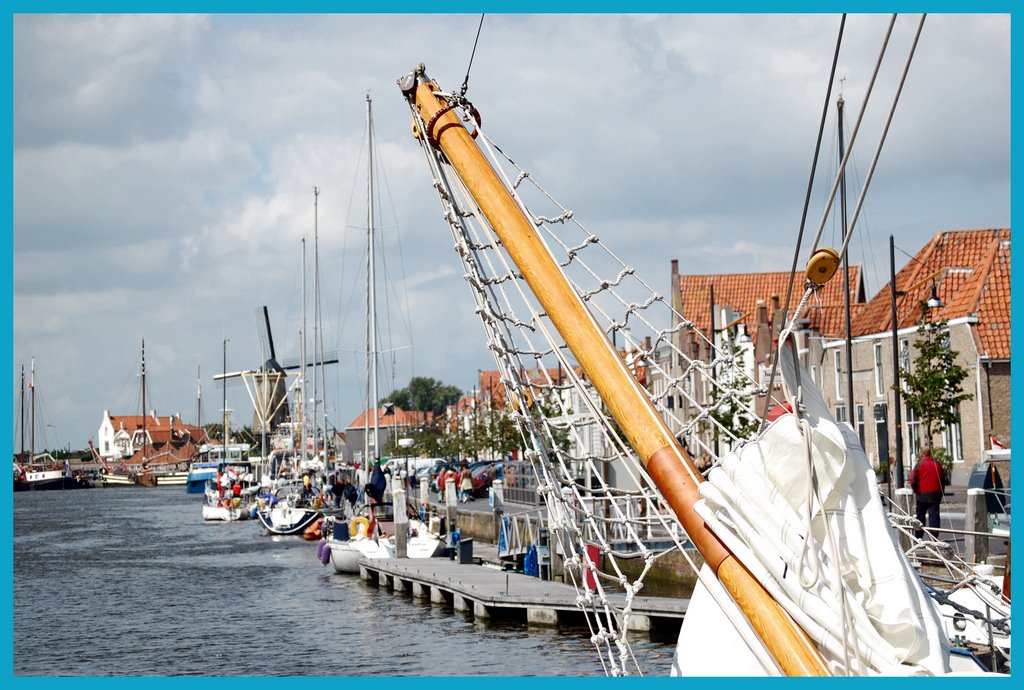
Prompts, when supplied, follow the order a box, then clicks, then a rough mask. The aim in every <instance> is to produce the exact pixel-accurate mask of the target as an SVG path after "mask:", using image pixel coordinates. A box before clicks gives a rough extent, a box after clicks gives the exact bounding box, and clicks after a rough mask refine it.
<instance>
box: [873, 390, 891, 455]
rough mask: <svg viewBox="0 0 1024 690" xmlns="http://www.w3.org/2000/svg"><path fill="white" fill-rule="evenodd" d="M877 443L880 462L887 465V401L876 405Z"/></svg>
mask: <svg viewBox="0 0 1024 690" xmlns="http://www.w3.org/2000/svg"><path fill="white" fill-rule="evenodd" d="M875 445H876V446H877V447H878V464H879V466H881V467H885V466H886V465H888V464H889V406H888V405H887V404H886V403H878V404H877V405H875Z"/></svg>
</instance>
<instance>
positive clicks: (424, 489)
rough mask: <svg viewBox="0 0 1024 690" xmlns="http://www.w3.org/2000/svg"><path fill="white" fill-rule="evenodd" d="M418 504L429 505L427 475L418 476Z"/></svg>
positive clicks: (428, 481)
mask: <svg viewBox="0 0 1024 690" xmlns="http://www.w3.org/2000/svg"><path fill="white" fill-rule="evenodd" d="M420 505H422V506H428V505H430V479H429V478H428V477H420ZM428 517H429V516H428ZM424 522H426V520H424Z"/></svg>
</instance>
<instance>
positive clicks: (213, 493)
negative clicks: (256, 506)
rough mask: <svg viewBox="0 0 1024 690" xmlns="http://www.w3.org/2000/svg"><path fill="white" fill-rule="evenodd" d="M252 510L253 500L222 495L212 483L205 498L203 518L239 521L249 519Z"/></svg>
mask: <svg viewBox="0 0 1024 690" xmlns="http://www.w3.org/2000/svg"><path fill="white" fill-rule="evenodd" d="M251 512H252V501H251V498H250V500H249V501H246V499H245V498H243V497H241V496H220V495H218V492H217V490H216V489H214V488H213V487H212V485H211V487H210V488H208V489H207V490H206V495H205V499H204V500H203V520H206V521H220V522H237V521H238V520H247V519H249V515H250V513H251Z"/></svg>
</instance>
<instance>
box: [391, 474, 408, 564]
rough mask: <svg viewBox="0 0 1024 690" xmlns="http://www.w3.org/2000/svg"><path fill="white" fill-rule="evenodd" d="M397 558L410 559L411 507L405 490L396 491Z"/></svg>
mask: <svg viewBox="0 0 1024 690" xmlns="http://www.w3.org/2000/svg"><path fill="white" fill-rule="evenodd" d="M394 495H395V499H394V500H395V503H394V509H395V558H408V557H409V512H408V508H409V506H408V505H407V504H406V501H405V489H404V488H402V489H395V494H394Z"/></svg>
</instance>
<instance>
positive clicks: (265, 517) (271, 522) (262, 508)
mask: <svg viewBox="0 0 1024 690" xmlns="http://www.w3.org/2000/svg"><path fill="white" fill-rule="evenodd" d="M302 324H303V326H302V336H301V338H300V343H301V344H300V348H301V350H300V355H299V357H300V364H299V370H300V372H301V373H300V374H299V380H298V387H299V388H298V389H299V396H298V401H297V403H296V405H295V416H296V417H297V418H298V423H299V426H300V435H299V449H298V453H297V455H296V456H295V471H296V472H302V473H303V481H302V482H298V481H294V482H292V483H290V484H286V485H285V486H281V487H278V488H277V489H276V490H275V492H274V493H273V494H272V495H268V497H267V498H265V499H258V501H259V502H258V503H257V510H256V517H257V519H259V521H260V523H261V524H262V525H263V528H264V529H265V530H266V532H267V534H272V535H298V534H303V533H304V532H305V531H306V528H308V527H310V526H311V525H313V524H314V523H315V522H316V521H317V520H320V519H322V518H323V505H322V503H321V500H320V498H319V497H318V496H317V497H313V496H312V494H313V493H314V492H313V487H312V481H313V479H312V477H313V476H314V474H315V473H314V468H316V461H315V460H313V461H310V460H309V459H308V458H307V455H306V453H307V450H308V449H307V447H306V446H307V443H306V439H307V435H306V431H307V424H306V421H307V415H306V327H305V324H306V240H305V238H303V240H302ZM319 469H322V467H321V468H319Z"/></svg>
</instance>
